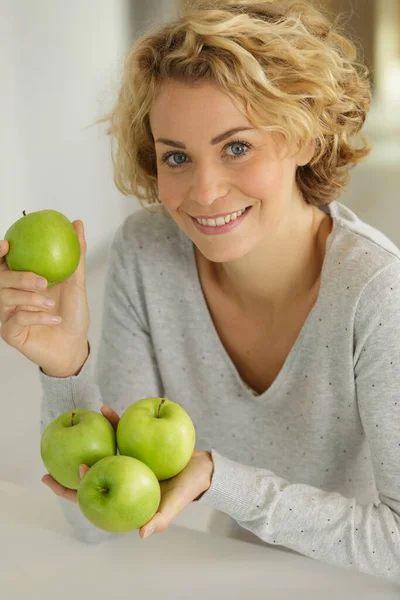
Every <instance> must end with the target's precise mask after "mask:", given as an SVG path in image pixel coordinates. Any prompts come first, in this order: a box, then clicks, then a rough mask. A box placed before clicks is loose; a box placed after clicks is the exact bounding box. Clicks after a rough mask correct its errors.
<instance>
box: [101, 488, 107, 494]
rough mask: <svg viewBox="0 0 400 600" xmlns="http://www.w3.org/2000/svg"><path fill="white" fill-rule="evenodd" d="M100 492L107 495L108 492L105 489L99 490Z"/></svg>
mask: <svg viewBox="0 0 400 600" xmlns="http://www.w3.org/2000/svg"><path fill="white" fill-rule="evenodd" d="M100 492H102V493H103V492H104V493H105V494H108V492H109V490H108V489H107V488H101V490H100Z"/></svg>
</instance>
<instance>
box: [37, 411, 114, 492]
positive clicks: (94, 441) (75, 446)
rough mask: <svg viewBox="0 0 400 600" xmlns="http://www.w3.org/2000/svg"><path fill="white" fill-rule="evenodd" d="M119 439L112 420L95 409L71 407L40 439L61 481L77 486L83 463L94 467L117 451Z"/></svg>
mask: <svg viewBox="0 0 400 600" xmlns="http://www.w3.org/2000/svg"><path fill="white" fill-rule="evenodd" d="M116 452H117V442H116V437H115V431H114V428H113V426H112V425H111V423H110V422H109V421H108V419H106V418H105V417H104V416H103V415H102V414H100V413H97V412H95V411H94V410H85V409H77V410H69V411H68V412H66V413H63V414H62V415H60V416H59V417H57V418H56V419H54V420H53V421H52V422H51V423H49V424H48V425H47V427H46V429H45V430H44V432H43V434H42V437H41V440H40V454H41V457H42V461H43V464H44V466H45V467H46V469H47V470H48V472H49V473H50V475H51V476H52V477H53V478H54V479H55V480H56V481H58V483H61V485H63V486H65V487H67V488H70V489H72V490H77V489H78V486H79V465H80V464H84V465H87V466H88V467H91V466H92V465H94V464H95V463H97V462H98V461H99V460H101V459H102V458H104V457H106V456H112V455H115V454H116Z"/></svg>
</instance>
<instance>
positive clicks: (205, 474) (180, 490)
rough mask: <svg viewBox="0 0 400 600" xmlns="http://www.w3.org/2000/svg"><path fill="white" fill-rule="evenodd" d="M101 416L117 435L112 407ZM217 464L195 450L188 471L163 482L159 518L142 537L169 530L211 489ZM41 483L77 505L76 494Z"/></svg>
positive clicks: (103, 409) (51, 482) (82, 471)
mask: <svg viewBox="0 0 400 600" xmlns="http://www.w3.org/2000/svg"><path fill="white" fill-rule="evenodd" d="M100 410H101V412H102V414H103V415H104V416H105V417H106V419H108V420H109V421H110V423H111V425H112V426H113V427H114V430H115V431H117V426H118V422H119V416H118V415H117V413H116V412H115V411H114V410H113V409H112V408H111V407H110V406H102V407H101V409H100ZM88 470H89V467H88V466H87V465H80V466H79V478H80V479H82V477H83V475H84V474H85V473H86V471H88ZM213 472H214V464H213V461H212V458H211V453H210V452H207V451H205V450H195V451H194V452H193V454H192V457H191V459H190V460H189V462H188V464H187V465H186V467H185V468H184V469H183V470H182V471H181V472H180V473H178V475H175V477H171V479H166V480H164V481H160V488H161V501H160V504H159V507H158V510H157V512H156V514H155V515H154V516H153V517H152V518H151V519H150V521H148V522H147V523H145V525H143V526H142V527H140V529H139V537H141V538H142V539H144V538H145V537H148V536H149V535H150V534H151V533H153V532H154V533H159V532H161V531H164V530H165V529H167V528H168V527H169V525H170V524H171V522H172V520H173V519H174V518H175V517H176V516H177V515H179V513H181V512H182V511H183V510H184V509H185V508H186V507H187V506H189V504H191V503H192V502H193V501H194V500H196V499H197V498H198V497H199V496H201V494H203V493H204V492H206V491H207V490H208V488H209V487H210V485H211V480H212V475H213ZM42 481H43V483H44V484H45V485H47V486H48V487H49V488H50V489H51V490H52V491H53V492H54V493H55V494H56V495H57V496H60V497H61V498H65V499H66V500H70V501H71V502H76V503H77V502H78V500H77V495H78V492H77V490H70V489H68V488H66V487H64V486H62V485H60V484H59V483H57V481H55V480H54V479H53V477H51V475H49V474H47V475H44V476H43V477H42Z"/></svg>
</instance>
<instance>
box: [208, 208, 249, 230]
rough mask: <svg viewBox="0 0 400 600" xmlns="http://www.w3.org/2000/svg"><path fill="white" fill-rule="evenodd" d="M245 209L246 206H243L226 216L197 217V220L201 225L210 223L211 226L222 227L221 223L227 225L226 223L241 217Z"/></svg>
mask: <svg viewBox="0 0 400 600" xmlns="http://www.w3.org/2000/svg"><path fill="white" fill-rule="evenodd" d="M245 210H246V209H245V208H242V209H241V210H238V211H237V212H234V213H232V214H230V215H227V216H226V217H217V218H216V219H196V221H197V222H198V223H200V225H208V226H209V227H221V225H225V224H226V223H229V222H230V221H234V220H235V219H237V218H238V217H240V216H241V215H242V214H243V213H244V211H245Z"/></svg>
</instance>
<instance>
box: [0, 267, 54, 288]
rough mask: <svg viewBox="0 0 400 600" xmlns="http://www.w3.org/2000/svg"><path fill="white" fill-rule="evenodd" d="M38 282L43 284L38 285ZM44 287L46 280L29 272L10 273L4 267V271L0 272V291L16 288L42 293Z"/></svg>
mask: <svg viewBox="0 0 400 600" xmlns="http://www.w3.org/2000/svg"><path fill="white" fill-rule="evenodd" d="M0 260H2V259H0ZM38 282H43V284H42V285H39V284H38ZM46 287H47V281H46V279H45V278H44V277H39V276H38V275H36V274H35V273H32V272H30V271H11V270H10V269H8V267H6V270H4V272H1V276H0V289H4V288H16V289H21V290H31V291H38V290H41V291H43V290H44V289H46Z"/></svg>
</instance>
